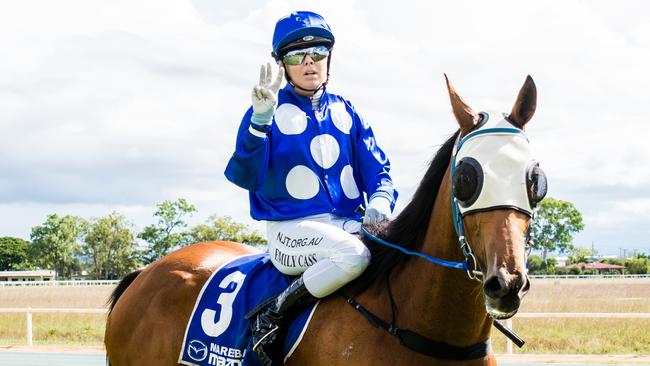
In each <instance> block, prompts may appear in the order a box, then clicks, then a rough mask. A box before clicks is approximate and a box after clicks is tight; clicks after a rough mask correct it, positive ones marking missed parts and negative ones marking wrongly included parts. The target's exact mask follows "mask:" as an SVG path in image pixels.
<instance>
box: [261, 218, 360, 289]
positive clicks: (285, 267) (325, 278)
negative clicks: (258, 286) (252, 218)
mask: <svg viewBox="0 0 650 366" xmlns="http://www.w3.org/2000/svg"><path fill="white" fill-rule="evenodd" d="M360 228H361V223H359V222H356V221H350V220H347V219H344V218H340V217H337V216H334V215H330V214H323V215H314V216H308V217H303V218H300V219H295V220H288V221H269V222H268V223H267V237H268V240H269V253H270V255H271V261H272V262H273V264H274V265H275V267H276V268H277V269H278V270H280V272H282V273H284V274H287V275H292V276H297V275H299V274H301V273H303V272H304V273H303V281H304V283H305V287H307V290H308V291H309V292H310V293H311V294H312V295H314V296H315V297H318V298H322V297H325V296H327V295H329V294H331V293H333V292H334V291H336V290H338V289H339V288H341V287H343V285H345V284H347V283H348V282H350V281H352V280H353V279H355V278H357V277H358V276H359V275H360V274H361V273H363V271H364V270H365V269H366V267H368V264H369V263H370V251H369V250H368V248H366V246H365V245H363V243H362V242H361V240H359V238H357V236H355V235H353V234H351V233H356V232H358V231H359V230H360Z"/></svg>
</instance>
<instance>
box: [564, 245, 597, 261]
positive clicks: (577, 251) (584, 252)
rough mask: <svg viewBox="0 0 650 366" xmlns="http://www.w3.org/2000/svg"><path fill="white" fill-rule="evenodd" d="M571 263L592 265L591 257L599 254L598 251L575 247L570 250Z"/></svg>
mask: <svg viewBox="0 0 650 366" xmlns="http://www.w3.org/2000/svg"><path fill="white" fill-rule="evenodd" d="M570 253H571V254H569V259H568V262H569V263H591V257H593V256H595V255H597V254H598V251H597V250H595V249H591V248H584V247H575V246H574V247H573V248H571V249H570Z"/></svg>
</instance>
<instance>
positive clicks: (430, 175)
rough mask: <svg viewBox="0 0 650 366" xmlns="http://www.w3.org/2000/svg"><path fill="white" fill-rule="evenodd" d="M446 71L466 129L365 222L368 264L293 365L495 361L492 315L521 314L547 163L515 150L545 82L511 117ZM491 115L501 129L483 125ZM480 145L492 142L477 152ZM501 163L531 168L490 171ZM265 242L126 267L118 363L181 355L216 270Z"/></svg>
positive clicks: (323, 312)
mask: <svg viewBox="0 0 650 366" xmlns="http://www.w3.org/2000/svg"><path fill="white" fill-rule="evenodd" d="M445 79H446V82H447V88H448V92H449V96H450V99H451V105H452V110H453V114H454V116H455V119H456V120H457V122H458V125H459V127H460V128H459V129H458V130H457V131H456V133H454V134H453V135H452V136H451V137H450V138H449V139H448V140H447V141H446V142H445V143H444V144H443V145H442V147H441V148H440V149H439V151H438V152H437V153H436V155H435V156H434V158H433V160H432V162H431V164H430V166H429V168H428V170H427V172H426V173H425V176H424V178H423V179H422V181H421V182H420V184H419V187H418V189H417V190H416V192H415V194H414V195H413V198H412V200H411V201H410V203H409V204H408V205H407V206H406V207H405V208H404V210H403V211H402V212H401V213H400V214H399V215H398V216H397V217H396V218H395V219H394V220H393V221H391V222H389V223H387V224H385V225H384V227H376V228H371V229H370V230H369V231H368V235H366V236H365V237H364V238H363V240H364V242H365V243H366V244H367V245H368V246H369V247H370V249H371V251H372V258H373V260H372V263H371V265H370V266H369V268H368V269H367V270H366V272H364V274H363V275H362V276H361V277H360V278H358V279H357V280H355V281H353V282H352V283H351V284H349V285H348V286H346V287H344V288H343V289H342V290H340V291H339V295H343V296H339V295H337V294H334V295H332V296H330V297H328V298H326V299H323V300H322V301H321V302H320V304H319V305H318V307H317V308H316V311H315V313H314V315H313V316H312V320H311V323H310V325H309V327H308V329H307V331H306V332H305V334H304V336H303V338H302V341H301V343H300V344H299V346H298V347H297V349H295V351H294V352H293V353H292V355H291V356H290V357H289V358H288V359H287V360H286V364H287V365H315V366H317V365H377V364H383V365H496V360H495V358H494V355H493V353H492V351H491V347H490V346H489V340H490V333H491V328H492V325H493V319H504V318H508V317H511V316H513V315H514V314H515V313H516V311H517V309H518V308H519V305H520V302H521V299H522V298H523V296H524V295H525V294H526V293H527V291H528V290H529V287H530V283H529V281H528V275H527V269H526V258H525V257H526V254H525V246H526V241H527V240H528V233H529V226H530V225H531V220H532V209H531V207H532V206H534V204H535V203H536V202H537V201H539V200H541V198H543V197H540V196H543V193H545V192H542V193H541V194H540V193H539V192H540V191H541V190H542V189H543V187H540V186H544V184H545V180H544V181H541V180H542V178H543V176H542V175H543V173H541V171H540V170H539V169H537V168H538V166H536V165H534V166H533V168H531V167H530V166H529V163H530V161H529V158H530V157H529V156H528V155H526V154H524V155H525V156H523V157H522V156H520V155H521V154H520V151H523V150H518V149H519V148H521V146H523V145H522V144H523V143H525V144H527V138H526V137H525V135H524V134H523V128H524V126H525V125H526V123H528V121H530V119H531V118H532V116H533V114H534V112H535V108H536V100H537V90H536V87H535V84H534V82H533V80H532V78H531V77H530V76H528V77H527V78H526V81H525V83H524V85H523V86H522V88H521V90H520V91H519V94H518V96H517V99H516V101H515V103H514V106H513V108H512V111H511V113H510V114H509V115H505V114H503V117H502V116H501V114H497V113H493V114H487V113H476V112H474V110H473V109H472V108H471V107H470V106H469V105H468V104H467V103H466V102H465V101H464V100H463V98H461V97H460V96H459V95H458V93H457V92H456V90H455V89H454V87H453V86H452V84H451V83H450V82H449V80H448V79H447V76H446V75H445ZM488 118H491V119H492V120H500V121H501V122H499V123H501V125H500V126H501V127H498V126H497V127H493V128H490V131H486V130H482V129H481V128H482V126H483V125H484V124H485V121H486V120H487V119H488ZM503 124H505V125H507V126H506V128H504V127H503ZM506 130H508V131H507V132H504V131H506ZM472 134H474V135H476V136H472ZM481 134H482V136H481V137H480V138H479V136H480V135H481ZM468 138H469V139H468ZM472 139H473V140H476V141H478V142H477V143H475V144H474V145H472V144H471V143H470V141H472ZM515 140H516V141H515ZM513 141H514V142H513ZM463 144H464V145H463ZM481 144H487V145H485V146H487V147H488V149H489V151H487V153H485V152H484V156H470V155H471V153H472V150H481V148H480V147H479V148H476V145H481ZM470 145H471V146H470ZM515 145H516V146H515ZM461 146H463V147H462V148H461ZM465 146H469V147H467V148H466V147H465ZM463 149H465V150H463ZM483 150H485V148H484V149H483ZM463 151H465V155H467V156H465V157H461V153H462V152H463ZM485 154H487V155H485ZM479 155H480V154H479ZM457 160H458V161H457ZM472 160H473V161H474V163H472ZM470 163H471V164H470ZM475 163H478V164H479V166H478V168H477V167H476V166H473V167H472V165H476V164H475ZM503 167H510V168H512V169H514V171H516V172H520V173H521V175H525V176H526V178H523V179H520V178H519V177H513V176H510V175H512V174H509V173H508V174H505V173H504V174H497V175H496V176H491V175H495V172H497V173H498V172H500V170H499V169H501V168H503ZM510 168H508V169H510ZM472 169H479V170H481V169H482V171H481V173H482V174H478V175H477V174H474V175H472V174H471V173H472V172H471V170H472ZM504 169H505V168H504ZM512 169H510V170H509V172H512ZM518 174H519V173H517V174H515V175H518ZM522 181H524V183H522ZM495 182H496V183H495ZM477 184H479V186H478V190H479V191H480V190H481V187H480V184H483V185H484V186H485V187H483V191H486V192H485V195H486V196H487V198H485V197H484V194H483V193H481V194H478V196H479V197H478V200H477V201H476V202H475V203H471V202H470V201H471V200H472V199H474V200H476V198H477V197H475V196H477V193H476V190H477ZM495 184H496V186H495ZM522 184H523V187H522ZM486 187H487V188H486ZM522 192H523V193H522ZM522 195H523V196H524V197H526V195H527V197H526V198H527V199H529V202H528V203H522V200H523V199H525V198H522ZM501 196H504V197H501ZM494 197H496V198H494ZM481 200H483V201H486V200H487V201H490V200H496V201H498V202H496V201H495V202H496V203H495V204H492V205H490V202H488V203H487V204H486V203H485V202H482V201H481ZM459 202H461V204H460V205H459ZM463 203H464V204H463ZM472 205H479V206H477V207H478V209H475V210H474V209H472V207H474V206H472ZM481 205H483V206H481ZM371 232H372V233H374V235H376V237H374V236H373V234H371ZM373 238H374V239H373ZM376 240H379V241H382V242H384V243H396V245H397V246H398V247H399V248H402V249H404V250H406V251H417V252H418V253H419V254H418V255H416V256H410V255H407V254H405V253H403V252H400V251H396V250H395V249H393V248H390V247H387V246H384V245H381V244H378V243H376ZM258 252H259V251H258V249H255V248H253V247H249V246H246V245H242V244H238V243H234V242H206V243H197V244H192V245H189V246H186V247H184V248H181V249H179V250H177V251H175V252H173V253H171V254H169V255H167V256H165V257H163V258H161V259H159V260H157V261H155V262H153V263H151V264H149V265H148V266H147V267H145V268H144V269H142V270H139V271H136V272H133V273H131V274H129V275H127V276H126V277H125V278H124V279H123V280H122V281H121V282H120V283H119V284H118V286H117V287H116V289H115V290H114V291H113V294H112V296H111V300H110V312H109V315H108V318H107V323H106V333H105V338H104V342H105V345H106V351H107V359H108V360H109V364H112V365H113V366H127V365H141V366H144V365H159V366H171V365H177V362H178V358H179V353H180V351H181V345H182V342H183V337H184V332H185V328H186V325H187V322H188V320H189V317H190V314H191V313H192V310H193V306H194V304H195V301H196V299H197V296H198V294H199V292H200V290H201V288H202V287H203V285H204V283H205V281H206V280H207V279H208V278H209V277H210V275H211V273H212V271H214V270H215V269H216V268H219V267H220V266H222V265H223V264H224V263H226V262H229V261H231V260H233V259H234V258H236V257H238V256H241V255H244V254H250V253H258ZM427 256H428V258H431V257H433V258H444V259H445V260H447V261H450V263H452V262H451V261H456V262H453V263H461V264H463V265H462V266H460V267H457V268H461V269H463V270H458V269H453V268H447V267H445V266H440V265H434V264H432V263H430V261H428V260H426V259H424V258H423V257H427ZM382 328H384V329H382ZM431 347H433V348H439V351H440V350H441V351H440V352H438V351H436V352H437V353H436V352H433V353H432V352H429V348H431ZM477 350H479V351H478V352H477ZM447 356H449V357H447Z"/></svg>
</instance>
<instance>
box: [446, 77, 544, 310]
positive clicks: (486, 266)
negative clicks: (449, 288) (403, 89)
mask: <svg viewBox="0 0 650 366" xmlns="http://www.w3.org/2000/svg"><path fill="white" fill-rule="evenodd" d="M445 78H446V75H445ZM447 88H448V90H449V96H450V98H451V105H452V109H453V113H454V116H455V117H456V120H457V121H458V124H459V126H460V134H459V135H458V139H457V141H456V143H455V146H454V151H453V153H452V163H451V192H452V195H451V196H452V197H451V202H452V211H453V215H454V224H455V227H456V232H457V234H458V236H459V241H460V244H461V249H462V251H463V254H464V255H465V257H466V261H467V262H468V263H469V265H470V266H474V268H470V275H471V276H473V275H474V273H476V274H477V276H476V278H477V279H480V278H481V277H482V285H483V295H484V300H485V306H486V310H487V312H488V314H490V316H492V317H493V318H495V319H506V318H509V317H512V316H513V315H515V313H516V312H517V310H518V308H519V305H520V303H521V299H522V298H523V297H524V296H525V295H526V293H527V292H528V290H529V288H530V282H529V279H528V273H527V268H526V244H527V242H528V240H529V236H530V226H531V224H532V217H533V208H534V207H535V204H536V203H538V202H539V201H540V200H541V199H542V198H543V197H544V195H545V194H546V177H545V175H544V173H543V171H542V170H541V169H540V168H539V164H538V163H537V161H536V160H535V159H534V157H533V154H532V151H531V148H530V144H529V142H528V138H527V137H526V134H525V133H524V127H525V126H526V124H527V123H528V122H529V121H530V119H531V118H532V117H533V114H534V113H535V107H536V101H537V90H536V88H535V83H534V82H533V79H532V78H531V77H530V76H528V77H527V78H526V81H525V83H524V85H523V87H522V88H521V90H520V92H519V95H518V97H517V100H516V101H515V104H514V107H513V108H512V111H511V112H510V114H505V113H495V112H480V113H476V112H475V111H474V110H473V109H472V108H471V107H470V106H469V105H468V104H467V103H466V102H465V101H464V100H463V98H461V97H460V95H459V94H458V93H457V92H456V90H455V89H454V87H453V86H452V84H451V83H450V82H449V79H447ZM472 272H474V273H472ZM481 275H482V276H481Z"/></svg>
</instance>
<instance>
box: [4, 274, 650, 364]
mask: <svg viewBox="0 0 650 366" xmlns="http://www.w3.org/2000/svg"><path fill="white" fill-rule="evenodd" d="M111 291H112V287H111V286H97V287H16V288H0V308H8V307H27V306H31V307H56V308H101V307H103V306H104V305H105V303H106V299H107V298H108V296H109V294H110V292H111ZM520 312H526V313H534V312H583V313H584V312H619V313H650V279H594V280H586V279H579V280H565V279H562V280H539V279H537V280H533V282H532V288H531V291H530V293H529V294H528V296H527V297H526V298H525V299H524V301H523V305H522V307H521V309H520ZM104 319H105V317H104V315H101V314H34V315H33V327H34V331H33V333H34V343H35V344H60V345H87V346H101V344H102V339H103V332H104ZM513 328H514V329H515V331H516V332H517V333H518V334H519V335H520V336H521V337H522V338H524V339H525V340H526V345H525V346H524V348H523V349H521V350H518V349H515V353H517V352H520V353H553V354H562V353H564V354H642V355H650V319H555V318H553V319H538V318H533V319H530V318H521V319H518V318H517V317H515V318H514V320H513ZM25 334H26V333H25V315H23V314H3V313H0V346H1V345H10V344H11V345H23V344H25ZM493 346H494V349H495V352H498V353H500V352H504V351H505V337H504V336H503V335H501V333H499V332H498V331H497V330H494V331H493ZM515 348H516V347H515Z"/></svg>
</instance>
